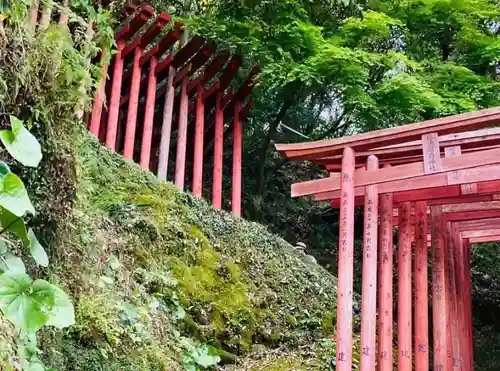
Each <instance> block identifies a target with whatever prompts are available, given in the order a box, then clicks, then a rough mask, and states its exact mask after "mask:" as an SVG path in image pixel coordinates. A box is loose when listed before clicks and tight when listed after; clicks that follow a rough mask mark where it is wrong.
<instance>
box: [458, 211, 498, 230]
mask: <svg viewBox="0 0 500 371" xmlns="http://www.w3.org/2000/svg"><path fill="white" fill-rule="evenodd" d="M493 212H496V210H493ZM483 213H485V211H483ZM476 219H478V218H468V219H466V220H465V219H464V220H463V221H457V222H455V224H454V225H456V227H457V228H458V230H459V231H461V232H462V231H481V230H485V229H492V228H496V227H497V226H499V225H500V217H498V215H495V216H492V215H488V216H484V217H483V218H481V219H480V220H476Z"/></svg>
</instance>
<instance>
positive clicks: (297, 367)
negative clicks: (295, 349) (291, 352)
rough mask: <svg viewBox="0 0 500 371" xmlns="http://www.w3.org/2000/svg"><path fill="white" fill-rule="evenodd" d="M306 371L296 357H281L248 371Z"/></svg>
mask: <svg viewBox="0 0 500 371" xmlns="http://www.w3.org/2000/svg"><path fill="white" fill-rule="evenodd" d="M288 370H294V371H307V370H308V368H307V367H306V366H304V365H303V364H302V360H301V359H299V358H296V357H283V358H278V359H275V360H273V361H270V362H266V363H265V364H264V365H262V366H255V367H253V368H251V369H250V371H288Z"/></svg>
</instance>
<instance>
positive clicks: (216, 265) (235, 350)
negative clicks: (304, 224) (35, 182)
mask: <svg viewBox="0 0 500 371" xmlns="http://www.w3.org/2000/svg"><path fill="white" fill-rule="evenodd" d="M72 136H73V139H72V144H73V145H72V146H71V148H72V150H73V151H74V153H71V154H69V155H68V154H67V156H66V157H65V158H66V159H68V161H70V163H71V166H73V167H74V170H75V171H74V172H71V174H73V175H72V178H71V179H58V180H56V179H53V181H58V182H59V183H60V182H73V183H74V187H69V188H72V189H76V192H73V194H74V195H75V196H74V197H75V198H74V200H73V206H72V209H71V212H69V213H67V212H65V213H64V215H61V217H59V218H57V217H54V215H51V225H52V228H51V229H50V231H51V232H50V233H47V232H46V233H45V242H46V245H47V247H48V249H49V251H50V254H51V259H52V266H51V268H50V271H48V272H45V273H46V274H47V275H48V276H49V278H50V279H51V280H52V281H54V282H56V283H59V284H60V285H62V286H64V287H65V288H66V289H67V290H68V291H69V292H70V293H71V295H72V297H73V298H74V301H75V308H76V319H77V324H76V326H74V327H73V328H72V329H70V330H68V331H66V332H64V333H61V332H53V331H46V332H45V333H44V334H43V335H42V337H41V339H40V341H41V348H42V350H43V351H44V359H45V361H46V363H47V364H48V365H50V366H52V367H54V368H55V369H57V370H60V371H63V370H75V371H76V370H89V371H91V370H92V371H94V370H106V371H108V370H123V371H126V370H134V371H135V370H183V369H188V370H196V369H202V367H201V365H202V364H203V363H204V359H206V357H205V356H206V355H207V354H218V355H219V356H220V358H221V362H220V364H219V366H220V367H223V368H225V369H233V370H245V369H247V370H269V371H270V370H291V369H294V370H302V369H304V370H306V369H307V370H314V369H317V370H322V369H326V370H328V369H330V367H332V369H333V361H334V356H335V354H334V352H335V350H334V348H335V347H334V343H333V342H332V341H331V340H329V339H331V338H332V336H333V330H334V326H333V325H334V322H335V309H336V299H335V295H336V280H335V278H334V277H333V276H331V275H330V274H329V273H328V272H327V271H325V270H324V269H323V268H321V267H320V266H318V265H316V264H313V263H310V262H308V261H307V260H306V259H304V256H303V255H302V254H301V253H300V252H298V251H296V250H295V249H293V247H292V246H290V245H288V244H287V243H286V242H285V241H283V240H282V239H280V238H278V237H276V236H274V235H272V234H270V233H269V232H268V231H267V230H266V229H265V228H264V227H262V226H261V225H258V224H255V223H249V222H246V221H244V220H242V219H235V218H233V217H232V216H230V215H229V214H227V213H224V212H220V211H216V210H214V209H212V208H211V207H210V206H209V205H207V204H206V203H205V202H203V201H200V200H197V199H194V198H192V197H191V196H189V195H187V194H184V193H181V192H178V191H177V190H176V189H175V188H174V187H173V186H172V185H171V184H168V183H160V182H158V181H157V180H156V179H155V178H154V177H153V176H152V175H151V174H149V173H147V172H144V171H143V170H141V169H140V168H139V167H137V166H136V165H134V164H130V163H127V162H125V161H123V160H122V158H121V157H119V156H117V155H115V154H112V153H110V152H109V151H108V150H106V149H104V148H103V147H101V146H100V145H99V143H97V141H96V140H95V139H94V138H93V137H91V136H90V135H88V134H87V133H86V132H84V131H83V130H80V129H78V130H75V133H73V134H72ZM64 148H68V147H67V146H65V147H64ZM42 175H43V174H42ZM46 183H48V184H50V182H46ZM43 193H44V192H43V191H39V192H37V194H39V195H43ZM47 193H48V194H50V191H47ZM58 198H61V197H58ZM35 202H37V203H39V205H40V207H41V208H42V210H41V213H40V215H43V211H44V210H43V209H44V206H43V205H44V204H47V199H46V197H45V198H40V197H39V198H38V199H37V200H35ZM40 224H41V225H43V224H44V223H40ZM45 231H46V229H45ZM41 273H43V272H41ZM355 353H357V351H356V352H355ZM204 357H205V358H204ZM356 358H357V357H356Z"/></svg>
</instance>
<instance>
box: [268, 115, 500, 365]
mask: <svg viewBox="0 0 500 371" xmlns="http://www.w3.org/2000/svg"><path fill="white" fill-rule="evenodd" d="M499 123H500V108H493V109H488V110H483V111H479V112H473V113H467V114H462V115H456V116H450V117H445V118H441V119H435V120H429V121H425V122H422V123H416V124H411V125H406V126H401V127H394V128H390V129H385V130H379V131H375V132H370V133H364V134H359V135H354V136H350V137H344V138H340V139H331V140H323V141H317V142H311V143H298V144H278V145H276V148H277V149H278V151H280V152H281V153H282V155H283V156H284V157H286V158H288V159H295V160H309V161H317V160H318V159H319V160H320V161H324V159H325V158H331V161H332V162H328V161H326V162H324V164H326V165H330V164H331V165H332V166H337V165H338V163H339V161H341V172H340V173H332V172H331V171H332V170H330V176H329V177H326V178H323V179H318V180H312V181H306V182H301V183H296V184H293V185H292V196H295V197H297V196H306V195H312V196H314V197H316V199H321V200H328V201H330V202H331V203H332V206H334V207H339V208H340V222H339V244H338V248H339V252H338V259H339V261H338V303H337V331H336V341H337V343H336V346H337V353H336V354H337V355H336V357H337V363H336V367H337V370H340V371H351V367H352V349H353V338H352V315H353V309H352V306H353V264H354V257H353V256H354V255H353V248H354V208H355V206H356V205H364V218H365V220H364V234H363V255H362V256H363V258H362V292H361V294H362V302H361V339H360V342H361V344H360V349H361V350H362V352H361V355H360V356H361V359H360V367H359V369H360V370H362V371H374V370H375V365H376V364H377V369H378V370H380V371H392V370H393V314H392V312H393V261H394V258H393V255H394V246H393V242H392V241H393V228H394V224H397V225H398V249H397V266H398V282H397V290H398V295H397V299H398V300H397V309H398V314H397V333H398V336H397V343H398V354H397V368H398V370H400V371H410V370H412V369H413V367H415V370H419V371H423V370H425V371H427V370H429V364H430V360H429V348H428V345H429V340H428V326H429V321H428V318H427V317H428V315H427V309H428V291H427V290H428V289H427V287H428V277H427V268H428V264H429V261H428V245H427V242H428V241H427V239H428V237H427V235H428V224H429V228H430V232H431V250H432V283H433V286H432V287H433V289H432V290H433V291H432V311H433V312H432V315H433V321H432V325H433V328H432V333H433V342H432V344H433V352H432V353H433V360H432V365H433V368H434V370H435V371H445V370H452V369H453V370H455V369H457V370H464V371H469V370H473V368H474V363H473V355H472V331H471V322H472V312H471V309H470V307H471V300H470V289H471V284H470V246H469V245H470V239H475V238H485V237H491V238H495V237H494V236H485V233H488V232H484V231H483V232H481V230H485V231H488V230H491V231H493V232H491V233H495V234H498V232H499V230H500V224H498V219H495V218H500V215H499V210H498V205H496V204H490V205H489V206H491V208H490V207H489V206H488V205H487V204H476V205H474V203H480V202H494V201H495V200H497V196H496V194H498V193H499V192H500V156H499V155H500V147H498V144H499V143H498V139H499V138H498V134H499V131H498V129H496V128H493V129H487V128H489V127H490V126H494V125H498V124H499ZM484 129H487V130H484ZM471 130H474V131H472V132H470V131H471ZM464 132H469V133H465V134H462V133H464ZM452 134H453V135H455V136H454V137H453V136H452ZM416 141H418V142H416ZM462 145H463V147H464V148H463V149H464V153H463V154H462V147H461V146H462ZM381 146H386V147H385V148H382V149H381ZM387 146H391V147H387ZM442 149H444V158H441V154H442V152H443V151H442ZM419 151H420V153H419ZM356 152H358V153H361V155H359V156H356ZM382 152H384V153H382ZM391 153H392V154H391ZM374 154H379V155H381V157H382V156H386V159H387V160H388V161H390V162H388V163H387V164H386V165H385V166H384V168H379V161H378V158H377V156H375V155H374ZM357 158H359V159H361V160H363V161H362V162H358V164H357V163H356V160H357ZM392 164H394V166H391V165H392ZM357 165H360V166H363V167H362V168H356V167H357ZM412 201H415V206H414V211H413V214H414V215H412V203H411V202H412ZM461 203H466V204H467V205H460V204H461ZM443 205H446V206H443ZM453 205H455V206H453ZM395 207H397V208H398V217H397V222H396V223H395V220H394V208H395ZM443 210H444V211H446V212H445V213H443ZM429 212H430V217H429V215H428V214H429ZM488 218H489V219H488ZM476 219H477V221H476ZM413 226H414V227H413ZM412 229H414V230H415V232H414V234H415V237H414V238H415V251H414V262H415V264H414V267H413V268H414V271H413V272H412V261H413V259H412V257H413V252H412V243H411V241H412ZM378 265H380V267H378ZM377 270H378V271H379V273H378V274H377ZM412 278H413V280H412ZM413 284H414V288H415V296H414V297H413V296H412V285H413ZM377 302H378V305H377ZM413 304H415V305H414V306H413ZM377 306H378V316H377ZM413 308H414V309H415V312H414V316H413V314H412V311H413ZM458 308H465V312H464V313H465V314H464V313H460V311H459V310H458ZM413 318H414V323H412V322H413ZM376 330H378V332H376ZM377 335H378V341H377V339H376V337H377ZM376 345H378V348H376ZM413 358H414V363H413Z"/></svg>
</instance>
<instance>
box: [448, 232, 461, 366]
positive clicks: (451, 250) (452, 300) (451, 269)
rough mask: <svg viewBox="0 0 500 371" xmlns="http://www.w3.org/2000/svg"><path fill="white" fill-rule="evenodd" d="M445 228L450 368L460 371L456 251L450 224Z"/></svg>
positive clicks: (456, 247)
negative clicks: (450, 351) (450, 352)
mask: <svg viewBox="0 0 500 371" xmlns="http://www.w3.org/2000/svg"><path fill="white" fill-rule="evenodd" d="M446 228H447V245H448V246H447V253H448V254H447V255H448V282H449V289H448V290H447V296H448V305H449V308H450V309H449V311H448V312H449V313H450V321H449V325H448V328H449V329H450V332H451V336H450V338H451V348H452V367H453V370H462V364H463V357H462V352H461V347H460V329H459V324H460V321H459V319H458V317H459V310H463V308H460V309H459V306H458V295H457V282H456V269H457V267H455V255H456V251H457V249H458V246H457V245H456V240H455V239H454V238H453V233H452V228H451V223H450V222H448V223H447V225H446Z"/></svg>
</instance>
